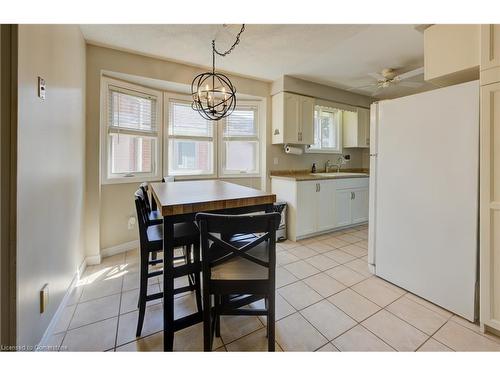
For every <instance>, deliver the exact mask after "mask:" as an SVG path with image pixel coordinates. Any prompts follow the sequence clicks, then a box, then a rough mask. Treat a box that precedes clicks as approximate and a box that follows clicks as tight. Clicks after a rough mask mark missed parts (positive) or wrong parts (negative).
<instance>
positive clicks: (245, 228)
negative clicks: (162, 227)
mask: <svg viewBox="0 0 500 375" xmlns="http://www.w3.org/2000/svg"><path fill="white" fill-rule="evenodd" d="M280 220H281V215H280V214H279V213H277V212H273V213H266V214H259V215H218V214H208V213H198V214H197V215H196V221H197V223H198V226H199V229H200V235H201V249H202V260H203V268H204V272H208V271H209V270H210V268H212V267H215V266H217V265H219V264H222V263H224V262H227V261H229V260H230V259H233V258H235V257H241V258H245V259H247V260H249V261H252V262H254V263H256V264H258V265H260V266H263V267H267V268H269V269H270V276H271V275H274V269H275V265H276V229H278V227H279V224H280ZM245 234H257V235H256V236H255V237H253V238H247V239H245V240H244V241H242V242H239V243H238V242H232V241H230V240H229V239H230V238H231V237H233V236H234V235H239V236H241V235H245ZM263 242H266V246H267V250H268V253H269V259H268V261H265V260H262V259H260V258H256V257H254V256H252V255H251V254H249V253H248V251H249V250H251V249H253V248H255V247H256V246H257V245H260V244H261V243H263ZM211 244H216V245H217V248H218V249H222V250H223V251H222V252H220V251H219V252H213V251H210V246H211ZM273 277H274V276H273Z"/></svg>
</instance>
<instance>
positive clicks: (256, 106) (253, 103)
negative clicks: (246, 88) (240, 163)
mask: <svg viewBox="0 0 500 375" xmlns="http://www.w3.org/2000/svg"><path fill="white" fill-rule="evenodd" d="M238 109H243V110H244V109H253V110H254V112H255V114H254V121H255V129H256V135H255V136H253V137H224V128H225V126H226V119H222V120H220V121H219V123H220V124H218V126H217V129H218V133H219V137H218V143H219V150H220V151H219V157H218V160H219V177H220V178H246V177H248V178H256V177H260V176H261V173H260V171H261V169H262V168H261V158H262V150H261V147H262V141H261V138H262V137H261V133H262V129H261V113H262V102H261V101H257V100H245V101H244V100H240V101H238V103H237V104H236V108H235V110H238ZM226 139H227V140H233V141H256V142H257V153H256V158H257V160H255V165H256V166H257V171H256V172H254V173H248V172H236V171H225V168H224V166H225V164H226V152H225V140H226Z"/></svg>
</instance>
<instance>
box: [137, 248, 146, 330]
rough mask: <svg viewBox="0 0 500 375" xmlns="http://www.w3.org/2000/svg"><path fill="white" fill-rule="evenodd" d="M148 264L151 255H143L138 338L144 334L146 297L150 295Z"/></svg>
mask: <svg viewBox="0 0 500 375" xmlns="http://www.w3.org/2000/svg"><path fill="white" fill-rule="evenodd" d="M148 263H149V254H147V253H146V254H141V272H140V279H141V280H140V286H139V306H138V307H139V318H138V319H137V330H136V332H135V335H136V337H139V336H140V335H141V332H142V325H143V323H144V315H145V313H146V296H147V294H148Z"/></svg>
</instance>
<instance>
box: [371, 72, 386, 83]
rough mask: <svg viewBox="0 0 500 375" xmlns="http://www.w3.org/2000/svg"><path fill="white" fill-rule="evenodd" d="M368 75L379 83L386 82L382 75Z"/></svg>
mask: <svg viewBox="0 0 500 375" xmlns="http://www.w3.org/2000/svg"><path fill="white" fill-rule="evenodd" d="M368 75H369V76H370V77H373V78H375V79H376V80H377V81H385V77H384V76H383V75H382V74H380V73H368Z"/></svg>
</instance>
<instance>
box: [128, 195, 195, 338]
mask: <svg viewBox="0 0 500 375" xmlns="http://www.w3.org/2000/svg"><path fill="white" fill-rule="evenodd" d="M134 197H135V208H136V211H137V219H138V223H139V225H138V226H139V239H140V247H141V249H140V252H141V256H140V258H141V268H140V286H139V302H138V307H139V319H138V321H137V330H136V336H140V335H141V331H142V326H143V323H144V314H145V312H146V303H147V302H148V301H151V300H155V299H158V298H163V293H162V292H160V293H154V294H150V295H148V294H147V290H148V279H149V278H151V277H155V276H159V275H162V274H163V270H150V266H154V265H157V264H161V263H163V259H152V260H150V254H152V253H158V252H161V251H163V225H161V224H158V225H151V224H150V222H149V219H148V209H147V205H146V197H145V195H144V191H143V190H142V189H138V190H137V191H136V192H135V194H134ZM174 247H183V255H182V256H178V257H174V262H175V261H178V260H181V259H183V260H184V261H185V262H186V263H187V262H191V261H192V260H191V259H194V260H196V259H198V258H199V247H200V237H199V232H198V228H197V227H196V225H195V223H193V222H188V223H178V224H175V226H174ZM196 254H198V255H196ZM193 255H194V256H193ZM189 276H192V278H193V280H190V284H189V285H188V286H185V287H181V288H177V289H176V290H175V291H174V292H175V294H178V293H183V292H187V291H191V290H195V293H196V305H197V308H198V311H201V310H202V305H201V277H200V275H199V273H198V274H194V275H188V277H189ZM191 281H192V282H191Z"/></svg>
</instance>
